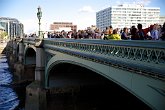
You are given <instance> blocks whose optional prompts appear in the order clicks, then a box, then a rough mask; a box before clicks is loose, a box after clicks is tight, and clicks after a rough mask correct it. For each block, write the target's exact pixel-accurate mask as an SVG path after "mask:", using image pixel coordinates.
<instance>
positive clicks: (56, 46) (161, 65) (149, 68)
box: [43, 39, 165, 80]
mask: <svg viewBox="0 0 165 110" xmlns="http://www.w3.org/2000/svg"><path fill="white" fill-rule="evenodd" d="M43 46H44V48H45V49H50V50H53V51H60V52H63V53H65V54H70V55H73V56H75V57H80V58H82V59H86V60H91V61H94V62H97V63H102V64H105V65H109V66H113V67H117V68H120V69H125V70H128V71H134V72H136V73H138V74H144V75H150V76H152V77H157V78H161V79H163V80H165V43H164V42H163V41H151V40H147V41H146V40H145V41H141V40H108V41H105V40H84V39H82V40H81V39H80V40H74V39H44V40H43Z"/></svg>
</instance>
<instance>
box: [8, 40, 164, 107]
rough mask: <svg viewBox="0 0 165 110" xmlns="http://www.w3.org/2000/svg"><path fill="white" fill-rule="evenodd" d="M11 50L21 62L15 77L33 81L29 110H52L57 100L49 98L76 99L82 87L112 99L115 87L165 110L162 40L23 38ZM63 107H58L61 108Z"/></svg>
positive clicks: (14, 56)
mask: <svg viewBox="0 0 165 110" xmlns="http://www.w3.org/2000/svg"><path fill="white" fill-rule="evenodd" d="M9 46H10V47H11V49H10V50H12V53H10V56H12V58H10V59H12V61H11V62H17V63H14V67H13V68H15V71H16V72H15V73H16V75H17V76H18V77H19V79H20V80H26V79H28V80H32V81H33V83H31V84H30V85H29V86H27V88H26V106H25V109H26V110H46V109H47V108H48V107H49V108H50V109H51V107H50V106H52V105H51V104H49V103H48V100H49V99H50V100H49V102H50V103H51V101H53V100H54V98H52V97H53V95H50V94H65V93H68V94H69V93H71V94H72V95H73V94H76V93H77V92H78V91H81V89H82V88H83V87H86V88H88V89H89V86H90V87H93V88H95V87H97V89H94V90H95V91H99V92H100V94H104V93H106V92H107V94H112V93H110V91H111V90H110V91H109V90H108V89H106V88H107V85H110V86H111V87H112V83H113V84H115V85H116V86H118V87H119V88H120V89H117V90H116V91H115V92H117V93H118V91H120V90H124V93H125V94H131V95H132V96H133V97H134V98H135V99H137V100H139V101H140V103H143V104H145V105H146V106H147V107H149V108H150V109H156V110H165V43H164V42H163V41H140V40H134V41H133V40H132V41H131V40H120V41H119V40H110V41H105V40H89V39H76V40H75V39H34V38H23V39H15V40H12V41H11V43H10V45H9ZM109 83H110V84H109ZM89 93H90V92H89ZM48 94H49V95H48ZM92 94H94V91H93V92H92V93H91V95H92ZM100 94H97V96H94V97H98V98H99V100H102V102H104V103H106V104H107V105H109V104H110V103H113V101H108V100H109V99H106V98H101V97H102V96H100V97H99V95H100ZM72 95H71V96H72ZM71 96H70V97H71ZM48 97H49V98H48ZM54 97H55V96H54ZM105 97H106V96H105ZM110 97H113V94H112V95H111V96H110ZM56 98H57V97H56ZM65 98H66V97H65ZM65 98H64V97H62V99H60V100H65ZM92 98H93V97H92ZM108 98H109V97H108ZM125 98H127V96H126V97H125ZM73 99H74V101H75V98H74V97H72V101H73ZM67 100H69V99H68V97H67ZM105 100H106V101H105ZM116 100H122V101H123V103H124V102H125V101H124V100H123V99H117V98H116ZM74 101H73V102H74ZM108 102H109V103H108ZM131 102H132V101H131ZM131 102H130V105H129V104H128V105H127V106H131ZM62 103H63V102H62ZM67 103H70V100H69V101H68V102H67ZM74 103H76V102H74ZM88 103H89V102H88ZM100 103H101V102H100ZM117 103H118V102H117ZM135 103H136V102H135ZM60 104H61V103H56V105H57V106H56V107H57V108H58V109H59V108H60V107H59V106H60ZM53 105H55V103H53ZM71 105H72V104H70V106H69V107H70V108H72V107H71ZM96 105H97V104H96ZM135 105H136V104H135ZM82 106H83V105H82ZM100 106H102V105H100ZM117 106H118V105H117ZM106 107H107V106H106ZM77 108H78V107H77ZM103 108H104V107H103ZM114 108H115V107H114ZM137 108H138V106H137ZM65 109H66V108H65ZM72 109H73V108H72ZM95 109H96V108H95ZM74 110H77V109H76V108H75V107H74Z"/></svg>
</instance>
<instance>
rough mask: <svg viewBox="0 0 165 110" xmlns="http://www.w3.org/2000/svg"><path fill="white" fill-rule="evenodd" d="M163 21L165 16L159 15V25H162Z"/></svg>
mask: <svg viewBox="0 0 165 110" xmlns="http://www.w3.org/2000/svg"><path fill="white" fill-rule="evenodd" d="M164 23H165V16H160V22H159V24H160V25H163V24H164Z"/></svg>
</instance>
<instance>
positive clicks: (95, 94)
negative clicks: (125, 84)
mask: <svg viewBox="0 0 165 110" xmlns="http://www.w3.org/2000/svg"><path fill="white" fill-rule="evenodd" d="M48 85H49V86H48V93H47V100H48V107H49V108H48V109H49V110H53V109H58V110H63V109H67V110H73V109H74V110H84V109H90V110H93V109H95V110H103V109H123V108H125V109H135V108H136V109H137V108H138V109H144V108H145V109H146V110H148V109H150V108H149V107H148V106H147V105H145V104H144V103H143V102H141V101H140V100H139V99H138V98H136V97H135V96H133V95H132V94H131V93H129V92H128V91H126V90H125V89H123V88H121V87H120V86H118V85H117V84H115V83H113V82H111V81H110V80H108V79H107V78H105V77H103V76H101V75H99V74H97V73H96V72H93V71H91V70H89V69H86V68H84V67H80V66H77V65H74V64H69V63H60V64H58V65H55V66H54V67H53V68H52V69H51V70H50V73H49V80H48Z"/></svg>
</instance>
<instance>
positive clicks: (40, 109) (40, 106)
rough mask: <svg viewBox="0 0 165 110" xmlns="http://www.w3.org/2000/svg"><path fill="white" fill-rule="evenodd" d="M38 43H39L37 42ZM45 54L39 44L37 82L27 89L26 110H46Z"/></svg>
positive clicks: (37, 50)
mask: <svg viewBox="0 0 165 110" xmlns="http://www.w3.org/2000/svg"><path fill="white" fill-rule="evenodd" d="M37 43H38V42H37ZM44 74H45V52H44V48H43V47H42V46H41V45H40V44H39V45H37V46H36V68H35V81H34V82H32V83H31V84H30V85H29V86H27V87H26V102H25V110H46V107H47V105H46V90H45V89H44V85H45V84H44V83H45V78H44V76H45V75H44Z"/></svg>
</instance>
